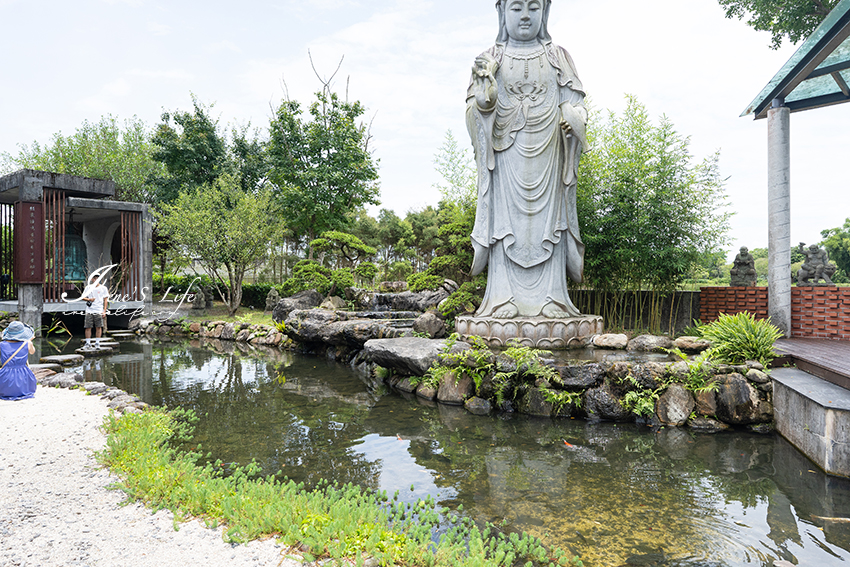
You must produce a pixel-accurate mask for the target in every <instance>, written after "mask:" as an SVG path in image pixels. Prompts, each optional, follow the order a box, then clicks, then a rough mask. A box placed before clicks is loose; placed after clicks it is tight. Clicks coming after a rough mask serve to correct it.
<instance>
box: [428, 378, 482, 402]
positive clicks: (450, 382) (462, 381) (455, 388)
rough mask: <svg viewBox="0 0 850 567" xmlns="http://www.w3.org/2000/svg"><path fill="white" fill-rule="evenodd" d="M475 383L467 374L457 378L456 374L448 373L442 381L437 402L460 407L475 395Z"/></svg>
mask: <svg viewBox="0 0 850 567" xmlns="http://www.w3.org/2000/svg"><path fill="white" fill-rule="evenodd" d="M474 389H475V382H473V380H472V377H471V376H469V374H467V373H466V372H461V374H460V376H459V377H457V376H456V375H455V372H453V371H452V372H446V373H445V375H444V376H443V377H442V379H441V380H440V388H439V389H438V390H437V401H439V402H442V403H444V404H449V405H453V406H460V405H463V403H464V402H465V401H466V399H467V398H469V397H471V396H472V394H473V393H474Z"/></svg>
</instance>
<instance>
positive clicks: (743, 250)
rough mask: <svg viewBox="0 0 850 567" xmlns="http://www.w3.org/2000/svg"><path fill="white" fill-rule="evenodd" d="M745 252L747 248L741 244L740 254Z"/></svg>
mask: <svg viewBox="0 0 850 567" xmlns="http://www.w3.org/2000/svg"><path fill="white" fill-rule="evenodd" d="M747 252H749V250H747V247H746V246H741V254H746V253H747Z"/></svg>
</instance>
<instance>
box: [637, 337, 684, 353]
mask: <svg viewBox="0 0 850 567" xmlns="http://www.w3.org/2000/svg"><path fill="white" fill-rule="evenodd" d="M671 348H673V341H672V340H671V339H670V337H665V336H657V335H640V336H639V337H635V338H633V339H632V340H630V341H629V346H628V347H627V349H628V350H629V351H638V352H665V351H666V350H668V349H671Z"/></svg>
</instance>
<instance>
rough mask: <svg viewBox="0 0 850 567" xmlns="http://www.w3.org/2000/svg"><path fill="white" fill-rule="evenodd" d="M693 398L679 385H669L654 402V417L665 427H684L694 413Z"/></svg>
mask: <svg viewBox="0 0 850 567" xmlns="http://www.w3.org/2000/svg"><path fill="white" fill-rule="evenodd" d="M694 406H695V403H694V398H693V396H691V393H690V392H689V391H688V390H686V389H685V387H684V386H682V385H681V384H671V385H670V387H668V388H667V389H666V390H665V391H664V393H663V394H661V397H659V398H658V401H656V402H655V415H657V416H658V419H659V421H661V423H663V424H665V425H674V426H677V427H678V426H680V425H684V424H685V423H686V422H687V421H688V418H689V417H690V415H691V412H692V411H694Z"/></svg>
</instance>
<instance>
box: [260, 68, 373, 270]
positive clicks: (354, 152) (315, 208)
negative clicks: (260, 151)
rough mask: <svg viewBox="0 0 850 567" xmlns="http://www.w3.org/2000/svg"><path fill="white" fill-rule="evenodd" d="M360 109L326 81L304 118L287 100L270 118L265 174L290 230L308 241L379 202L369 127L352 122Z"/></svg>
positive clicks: (336, 228)
mask: <svg viewBox="0 0 850 567" xmlns="http://www.w3.org/2000/svg"><path fill="white" fill-rule="evenodd" d="M363 112H364V108H363V106H362V105H361V104H360V103H359V102H348V101H347V100H345V101H344V100H341V99H340V98H339V96H338V95H337V94H336V93H334V92H331V89H330V86H329V82H325V83H324V87H323V90H322V91H321V92H318V93H316V101H315V102H313V104H311V105H310V109H309V115H310V119H309V120H305V119H304V117H303V116H302V110H301V106H300V105H299V103H298V102H296V101H292V100H286V101H284V102H283V103H282V104H281V105H280V107H278V109H277V112H276V113H275V117H274V119H273V120H272V122H271V126H270V132H269V136H270V140H269V148H268V157H269V164H270V166H271V170H270V172H269V177H270V179H271V181H272V182H273V183H274V184H275V185H276V187H277V194H278V199H279V202H280V204H281V206H282V208H283V209H284V211H285V212H286V217H287V221H288V224H289V226H290V228H291V229H292V230H293V231H294V232H295V233H296V234H302V235H306V236H307V241H308V242H311V241H313V240H315V239H316V236H317V235H319V234H321V233H323V232H325V231H328V230H344V229H345V228H346V224H347V219H348V216H347V215H348V213H350V212H351V211H353V210H356V209H359V208H361V207H363V206H365V205H367V204H372V205H377V204H379V200H378V197H379V194H380V190H379V186H378V183H377V179H378V170H377V165H376V162H375V161H373V159H372V154H371V153H370V152H369V148H368V142H369V134H368V130H367V128H366V126H365V125H363V124H358V122H357V120H358V119H359V117H360V116H361V115H362V114H363ZM312 257H313V250H312V249H311V250H310V258H312Z"/></svg>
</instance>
